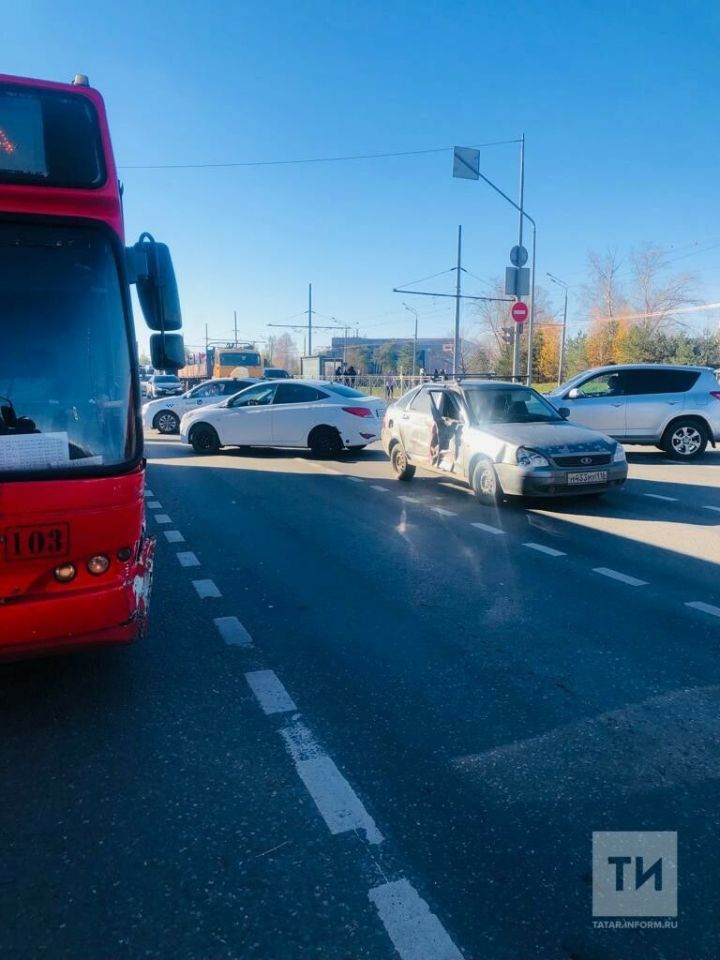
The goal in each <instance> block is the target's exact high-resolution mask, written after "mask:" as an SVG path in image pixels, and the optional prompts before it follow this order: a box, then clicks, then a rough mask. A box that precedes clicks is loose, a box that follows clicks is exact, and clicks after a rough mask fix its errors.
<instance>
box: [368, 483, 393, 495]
mask: <svg viewBox="0 0 720 960" xmlns="http://www.w3.org/2000/svg"><path fill="white" fill-rule="evenodd" d="M370 489H371V490H379V491H380V493H389V492H390V491H389V489H388V488H387V487H381V486H379V485H378V484H377V483H371V484H370Z"/></svg>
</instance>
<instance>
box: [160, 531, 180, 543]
mask: <svg viewBox="0 0 720 960" xmlns="http://www.w3.org/2000/svg"><path fill="white" fill-rule="evenodd" d="M163 533H164V534H165V539H166V540H167V542H168V543H185V537H184V536H183V535H182V534H181V533H180V531H179V530H164V531H163Z"/></svg>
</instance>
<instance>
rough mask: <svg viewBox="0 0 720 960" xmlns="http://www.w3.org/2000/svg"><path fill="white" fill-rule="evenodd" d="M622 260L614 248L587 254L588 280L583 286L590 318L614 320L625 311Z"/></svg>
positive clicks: (625, 300) (625, 301)
mask: <svg viewBox="0 0 720 960" xmlns="http://www.w3.org/2000/svg"><path fill="white" fill-rule="evenodd" d="M621 271H622V261H621V260H620V258H619V257H618V254H617V251H616V250H607V251H606V252H605V253H602V254H601V253H597V252H596V251H593V250H591V251H590V253H589V254H588V274H589V276H588V280H587V283H585V285H584V287H583V293H584V296H585V301H586V304H587V309H588V314H589V316H590V319H591V320H616V319H618V317H619V315H620V314H622V313H626V312H627V299H626V297H625V293H624V291H623V288H622V283H621Z"/></svg>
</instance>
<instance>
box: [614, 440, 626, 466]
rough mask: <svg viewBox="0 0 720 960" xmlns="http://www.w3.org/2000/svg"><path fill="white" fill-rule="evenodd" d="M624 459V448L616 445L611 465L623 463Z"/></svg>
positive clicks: (619, 444)
mask: <svg viewBox="0 0 720 960" xmlns="http://www.w3.org/2000/svg"><path fill="white" fill-rule="evenodd" d="M625 459H626V458H625V448H624V447H623V445H622V444H621V443H618V445H617V446H616V447H615V453H614V454H613V463H624V462H625Z"/></svg>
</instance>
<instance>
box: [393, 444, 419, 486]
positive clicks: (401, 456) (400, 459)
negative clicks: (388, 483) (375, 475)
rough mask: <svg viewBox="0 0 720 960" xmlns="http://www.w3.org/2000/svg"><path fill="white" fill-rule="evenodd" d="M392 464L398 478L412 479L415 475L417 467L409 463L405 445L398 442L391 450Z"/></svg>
mask: <svg viewBox="0 0 720 960" xmlns="http://www.w3.org/2000/svg"><path fill="white" fill-rule="evenodd" d="M390 464H391V466H392V468H393V471H394V473H395V476H396V477H397V479H398V480H412V478H413V477H414V476H415V467H414V466H413V465H412V464H410V463H408V458H407V453H406V452H405V447H403V446H402V444H400V443H396V444H395V446H394V447H393V448H392V450H391V452H390Z"/></svg>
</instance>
